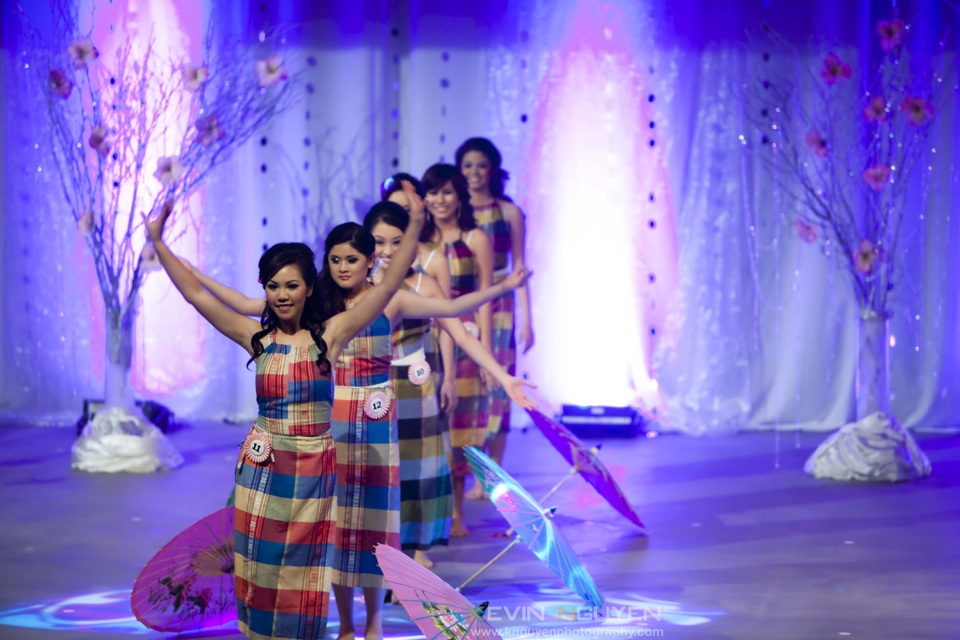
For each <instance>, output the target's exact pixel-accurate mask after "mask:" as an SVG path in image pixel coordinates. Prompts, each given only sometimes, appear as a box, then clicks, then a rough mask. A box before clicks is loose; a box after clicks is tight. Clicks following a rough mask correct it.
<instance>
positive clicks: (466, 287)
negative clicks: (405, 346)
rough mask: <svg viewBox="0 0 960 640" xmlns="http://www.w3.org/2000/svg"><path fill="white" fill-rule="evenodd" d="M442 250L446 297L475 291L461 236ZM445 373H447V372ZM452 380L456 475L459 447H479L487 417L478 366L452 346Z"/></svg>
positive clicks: (473, 266)
mask: <svg viewBox="0 0 960 640" xmlns="http://www.w3.org/2000/svg"><path fill="white" fill-rule="evenodd" d="M444 253H446V256H447V262H448V263H449V265H450V281H451V290H450V297H451V298H457V297H459V296H462V295H464V294H467V293H471V292H473V291H476V290H477V284H478V282H479V276H478V273H479V266H478V265H477V259H476V257H475V256H474V255H473V251H471V250H470V247H469V246H467V243H466V242H465V241H464V239H463V238H462V237H461V238H458V239H457V240H456V241H454V242H449V243H445V244H444ZM460 320H462V321H463V322H464V323H466V322H472V323H474V324H475V323H476V319H475V317H474V314H472V313H470V314H467V315H465V316H463V317H461V318H460ZM448 375H449V372H448ZM452 375H453V376H454V377H455V380H456V387H457V398H458V400H457V407H456V409H454V411H453V415H451V416H449V419H448V423H449V430H450V445H451V446H452V447H453V465H452V469H451V471H452V472H453V474H454V475H455V476H457V477H463V476H464V475H466V473H467V467H468V466H469V465H468V464H467V461H466V458H465V457H463V455H462V453H463V452H462V450H459V451H458V449H460V448H461V447H466V446H482V445H483V441H484V439H485V438H486V426H487V416H486V413H485V412H484V407H483V404H484V392H483V382H482V380H481V379H480V366H479V365H478V364H477V363H476V362H474V361H473V360H472V359H471V358H470V356H468V355H467V354H466V352H464V351H463V350H462V349H461V348H460V347H455V348H454V371H453V372H452Z"/></svg>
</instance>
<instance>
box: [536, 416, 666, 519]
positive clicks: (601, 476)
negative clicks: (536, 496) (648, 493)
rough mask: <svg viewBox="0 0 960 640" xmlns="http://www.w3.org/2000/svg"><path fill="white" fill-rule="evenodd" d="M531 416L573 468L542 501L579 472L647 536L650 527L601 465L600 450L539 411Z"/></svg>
mask: <svg viewBox="0 0 960 640" xmlns="http://www.w3.org/2000/svg"><path fill="white" fill-rule="evenodd" d="M527 413H529V414H530V417H531V418H533V423H534V424H535V425H537V427H538V428H539V429H540V431H541V432H543V435H544V436H546V437H547V440H549V441H550V444H552V445H553V446H554V448H555V449H556V450H557V451H559V452H560V454H561V455H562V456H563V457H564V458H565V459H566V461H567V463H568V464H570V465H572V467H573V468H572V469H571V470H570V474H569V475H568V476H567V477H566V478H564V479H563V480H561V481H560V482H559V483H557V485H556V486H555V487H554V488H553V489H551V490H550V492H549V493H547V495H545V496H544V497H543V498H542V499H541V500H540V502H541V503H542V502H543V501H544V500H546V499H547V498H549V497H550V496H551V495H553V493H554V492H555V491H556V490H557V489H559V488H560V486H561V485H562V484H563V483H564V482H566V481H567V480H569V479H570V478H571V477H573V475H574V474H575V473H579V474H580V475H581V476H583V478H584V480H586V481H587V482H588V483H589V484H590V486H591V487H593V488H594V489H596V490H597V493H599V494H600V496H601V497H602V498H603V499H604V500H606V501H607V502H608V503H610V506H612V507H613V508H614V509H616V510H617V511H619V512H620V514H621V515H623V517H624V518H626V519H627V520H629V521H630V522H632V523H633V524H635V525H637V526H638V527H640V529H641V531H643V532H644V533H647V528H646V527H645V526H643V523H642V522H640V517H639V516H638V515H637V513H636V512H635V511H634V510H633V507H632V506H631V505H630V502H629V501H628V500H627V497H626V496H625V495H624V494H623V491H622V490H621V489H620V485H618V484H617V481H616V480H614V479H613V476H612V475H611V474H610V471H609V470H608V469H607V468H606V467H605V466H604V465H603V463H602V462H600V456H599V455H598V454H599V449H598V448H594V449H588V448H587V447H586V445H584V444H583V442H581V441H580V440H579V439H578V438H577V437H576V436H575V435H573V434H572V433H570V431H569V429H567V428H566V427H564V426H563V425H562V424H560V423H559V422H556V421H555V420H551V419H550V418H548V417H546V416H545V415H543V414H542V413H540V412H539V411H535V410H533V409H527Z"/></svg>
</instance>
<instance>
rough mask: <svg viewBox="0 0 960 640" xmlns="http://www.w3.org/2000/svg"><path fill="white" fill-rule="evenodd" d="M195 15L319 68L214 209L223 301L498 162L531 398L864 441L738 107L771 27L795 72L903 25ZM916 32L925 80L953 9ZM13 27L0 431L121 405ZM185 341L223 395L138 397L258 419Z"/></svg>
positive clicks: (217, 360) (0, 285) (938, 301)
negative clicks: (426, 180) (107, 391)
mask: <svg viewBox="0 0 960 640" xmlns="http://www.w3.org/2000/svg"><path fill="white" fill-rule="evenodd" d="M174 4H177V3H174ZM182 4H184V5H186V4H188V3H186V2H184V3H182ZM189 4H199V5H200V6H201V7H202V8H203V14H204V15H205V16H206V19H207V20H214V21H215V22H216V23H217V24H218V25H219V26H221V27H223V28H224V29H225V30H227V31H229V32H231V33H234V34H244V35H246V36H248V37H251V38H255V37H256V34H257V33H258V31H259V30H260V29H261V28H263V27H264V26H267V25H276V24H294V23H295V24H296V25H297V26H296V28H295V29H294V30H293V31H292V32H291V35H290V36H289V40H290V41H289V45H290V50H291V51H290V55H291V56H292V58H291V59H296V60H298V61H300V62H302V63H304V64H307V61H308V59H309V60H310V61H312V62H313V66H310V67H309V74H308V75H309V82H310V87H309V92H308V94H307V95H306V99H305V101H304V102H303V103H302V104H301V105H300V106H299V107H297V108H295V109H294V110H293V111H291V112H290V113H288V114H286V115H285V116H284V117H283V118H282V120H281V121H279V122H277V123H276V124H274V125H272V126H271V127H270V128H269V129H268V130H266V131H264V132H263V134H262V136H258V137H257V138H256V139H255V140H254V141H253V142H252V143H251V144H250V145H248V147H247V148H246V149H245V150H243V152H242V153H241V154H239V155H238V156H237V157H236V158H235V159H233V160H232V161H231V162H230V163H229V164H228V165H226V166H225V167H223V168H222V169H221V170H220V171H219V172H218V173H217V175H216V176H215V177H214V179H213V180H211V181H210V182H209V183H208V185H207V187H206V189H205V194H204V199H203V206H202V222H203V230H204V235H203V237H202V239H201V247H200V249H199V252H198V255H200V256H201V258H200V259H201V266H203V267H204V268H205V269H206V270H208V271H209V272H210V273H212V274H213V275H215V277H218V278H220V279H222V280H224V281H225V282H227V283H228V284H231V285H233V286H236V287H238V288H240V289H241V290H243V291H245V292H248V293H251V294H253V293H256V292H257V285H256V274H255V266H256V260H257V258H258V257H259V254H260V251H261V250H262V248H263V245H264V244H271V243H273V242H277V241H280V240H303V241H306V242H309V243H311V244H312V245H313V246H314V247H315V248H319V239H320V238H322V237H323V234H324V233H325V232H326V230H327V229H328V228H329V227H331V226H332V225H333V224H336V223H338V222H342V221H344V220H355V219H357V218H358V216H359V214H361V213H362V212H363V211H364V210H365V209H366V207H367V206H368V205H369V204H370V203H371V202H372V201H373V199H374V197H375V193H376V186H377V184H378V182H379V181H380V180H381V179H382V178H383V177H384V176H386V175H388V174H389V173H391V172H392V171H394V170H397V169H403V170H407V171H410V172H412V173H414V174H420V173H422V172H423V170H424V169H425V168H426V167H427V166H428V165H429V164H431V163H433V162H436V161H439V160H445V161H451V160H452V158H453V152H454V150H455V148H456V146H457V144H459V142H460V141H462V140H463V139H464V138H466V137H468V136H472V135H486V136H488V137H490V138H491V139H493V140H494V141H495V142H496V143H497V145H498V146H499V147H500V149H501V151H502V152H503V155H504V166H505V167H506V168H507V169H508V170H510V172H511V176H512V177H511V180H510V182H509V183H508V193H509V194H510V195H512V196H513V197H514V199H515V200H516V201H517V203H518V204H519V205H520V206H521V207H522V208H523V210H524V211H525V212H526V214H527V216H528V232H529V238H528V247H529V262H530V265H531V266H532V267H533V268H534V269H535V270H536V271H537V274H536V276H535V278H534V280H533V282H532V285H531V286H532V290H533V299H534V319H535V323H536V328H537V333H538V342H537V346H536V347H535V349H534V350H533V351H532V352H531V353H530V354H529V355H527V356H526V357H524V358H521V361H520V366H519V371H521V372H527V373H529V375H530V377H531V378H532V379H534V380H535V381H536V382H537V383H538V384H539V385H540V389H539V390H538V392H537V394H536V395H537V396H538V398H539V399H540V400H542V401H543V403H544V404H545V406H547V407H548V408H553V407H556V406H558V405H559V404H560V403H563V402H575V403H583V404H626V403H631V404H634V405H636V406H639V407H641V408H642V409H644V410H645V411H647V412H652V411H653V409H654V408H655V409H656V410H657V414H658V415H659V416H661V417H662V419H663V421H664V426H665V428H672V429H677V430H680V431H684V432H688V433H716V432H721V431H728V430H734V429H742V428H761V429H762V428H772V427H780V426H787V425H790V426H793V425H797V426H801V427H803V428H810V429H827V428H833V427H836V426H838V425H840V424H842V423H843V422H845V421H846V420H847V419H848V418H849V417H850V414H851V411H852V394H851V387H852V380H853V371H854V369H853V367H854V360H853V350H852V347H853V345H854V343H855V340H856V333H855V331H856V324H855V317H856V315H855V314H856V308H855V301H854V299H853V297H852V295H850V293H849V291H848V287H847V283H846V280H845V279H844V274H843V272H842V271H840V269H841V268H842V267H840V266H838V265H836V264H835V263H833V262H831V261H829V260H826V259H824V257H823V256H822V255H821V254H820V253H819V251H818V250H817V249H816V248H815V247H813V246H810V245H806V244H803V243H802V242H800V241H799V240H798V239H797V238H795V237H794V236H793V235H791V233H790V227H789V220H790V219H791V214H790V207H791V206H792V205H791V204H790V203H789V202H787V201H785V200H784V199H783V198H782V196H781V195H780V194H779V193H778V192H777V190H776V189H775V188H773V187H772V185H771V184H770V181H769V180H768V179H767V178H766V176H765V174H764V173H763V170H762V169H761V167H760V165H759V163H757V162H756V161H755V160H754V159H753V158H752V157H751V156H750V155H749V154H746V153H745V152H744V148H743V145H742V144H741V141H740V140H739V136H740V135H741V134H744V133H747V132H748V129H749V125H748V124H747V122H746V120H745V117H744V116H745V114H744V113H743V104H742V102H741V101H740V100H738V98H737V94H736V87H737V86H738V85H739V84H741V83H742V82H743V81H744V80H745V78H746V76H747V74H748V72H749V70H750V69H751V68H753V66H754V63H755V62H756V59H757V56H759V55H760V51H759V50H758V49H756V48H751V47H747V46H744V37H743V34H744V31H745V30H747V29H750V30H753V31H756V30H757V29H758V28H759V25H760V24H761V22H763V21H766V22H769V23H770V24H772V25H773V26H775V27H776V28H778V29H780V30H781V31H782V32H783V33H784V34H785V35H786V36H787V37H788V38H789V39H791V40H792V41H794V42H796V43H797V44H803V43H804V42H807V41H808V40H809V34H811V33H813V34H818V36H821V37H823V38H825V39H827V40H837V41H838V42H839V45H838V46H839V47H841V48H842V50H843V51H845V52H848V53H850V54H853V55H856V54H857V53H858V52H859V53H864V54H865V53H867V52H869V51H870V40H871V38H872V37H873V35H872V30H873V24H874V22H875V21H876V20H877V19H880V18H884V17H889V15H890V11H891V9H890V3H888V2H866V1H861V2H856V3H845V4H844V6H843V8H842V9H841V8H839V7H838V3H832V2H825V1H824V2H815V3H786V2H781V1H779V0H766V1H761V0H758V1H755V2H750V1H747V0H740V1H734V0H727V1H719V2H717V1H714V2H705V1H704V2H694V1H686V2H669V3H667V2H652V1H651V2H643V3H638V2H632V1H631V2H627V1H625V0H624V1H620V2H616V1H608V2H586V1H580V2H571V3H560V4H558V3H553V2H546V1H544V0H539V1H538V0H521V1H518V2H512V3H487V4H480V3H477V4H475V5H471V6H469V7H461V6H457V7H456V8H453V7H454V5H453V4H451V3H441V2H414V1H410V2H405V3H400V2H391V1H386V0H384V1H381V2H374V1H371V2H366V3H308V2H290V3H278V6H272V5H271V6H267V3H263V4H261V3H258V2H254V3H249V5H248V6H236V5H237V4H238V3H204V2H193V3H189ZM221 4H224V5H226V4H231V5H234V6H229V7H228V6H221ZM798 4H803V5H804V6H797V5H798ZM317 5H322V6H317ZM899 5H900V7H899V8H900V11H901V13H902V14H903V15H905V16H908V17H912V18H914V20H913V28H912V30H911V32H910V39H911V40H910V46H911V47H915V48H916V49H917V51H918V57H919V58H921V59H922V58H923V56H924V55H929V52H930V51H932V49H933V48H934V44H935V43H936V41H937V39H938V38H939V37H940V35H941V33H942V32H943V31H946V29H947V27H948V26H952V27H953V28H952V29H950V32H951V33H953V34H956V33H958V32H960V30H958V29H957V28H956V27H957V26H960V22H958V16H957V13H956V12H955V11H953V10H952V9H951V8H950V7H949V5H946V4H942V3H936V2H930V1H926V2H912V3H907V2H900V3H899ZM3 11H4V16H3V17H4V20H3V25H4V26H3V43H4V46H3V56H4V63H5V65H4V76H3V83H2V87H3V88H2V91H3V94H2V96H0V97H2V99H3V100H4V104H7V105H11V108H6V109H5V110H4V114H5V120H4V134H3V139H2V145H3V150H4V153H3V160H2V165H0V168H2V175H3V181H4V183H3V185H4V188H3V211H4V214H3V216H2V220H0V240H2V242H3V246H4V250H3V258H2V260H0V295H2V296H3V299H4V312H3V314H2V316H0V332H2V334H3V335H4V336H7V339H6V340H5V341H4V344H3V346H2V347H0V358H2V366H0V381H2V389H3V391H2V396H0V409H2V411H3V412H4V419H5V421H8V422H9V421H14V420H15V421H27V422H50V423H63V422H66V421H68V420H70V419H75V417H76V416H77V414H78V412H79V409H80V405H81V402H82V399H83V398H90V397H98V396H99V395H100V394H101V392H102V391H101V389H102V378H100V376H101V375H102V372H98V370H97V369H96V367H95V366H92V365H91V362H93V361H95V360H96V358H97V357H98V356H99V357H100V358H101V359H102V353H98V349H99V350H100V351H101V352H102V349H101V348H100V347H99V343H98V341H100V342H102V337H99V338H98V337H97V336H96V335H95V333H96V329H97V326H98V325H97V322H96V320H95V318H96V315H97V313H99V311H98V300H97V298H98V296H99V292H97V291H96V290H95V289H91V285H92V282H93V281H92V278H91V275H90V264H89V258H88V256H87V255H86V253H85V249H84V247H83V243H82V242H81V240H80V238H79V236H78V234H77V232H76V230H75V229H74V228H73V227H72V225H69V224H64V223H63V217H62V216H60V215H57V207H58V206H61V205H60V202H59V200H58V199H57V194H56V192H54V191H52V190H49V189H46V188H45V186H44V183H43V182H42V179H41V178H38V176H37V171H36V169H37V167H38V166H42V165H43V163H44V158H43V149H42V146H40V147H39V148H36V147H34V145H36V144H38V143H39V141H38V140H35V139H33V138H32V137H31V126H32V125H31V123H32V121H33V120H32V119H33V118H37V117H40V113H39V111H31V110H30V105H29V101H27V100H19V99H15V98H20V96H19V95H18V91H19V87H20V84H19V83H18V78H17V73H18V71H17V68H16V57H17V51H16V43H17V39H16V33H15V22H16V21H15V19H13V16H12V13H11V7H10V6H9V3H5V4H4V7H3ZM950 49H951V50H952V51H955V50H956V44H955V43H952V44H951V46H950ZM811 55H814V53H813V50H812V49H811ZM951 60H953V58H952V57H951ZM948 80H949V81H950V82H953V83H955V82H956V77H955V76H954V77H950V78H948ZM957 122H958V111H957V110H956V109H955V108H954V107H953V105H948V107H947V110H945V111H944V112H943V113H941V114H938V121H937V124H936V125H935V130H934V137H933V139H932V141H931V146H935V147H937V149H938V152H939V153H938V154H937V156H936V167H935V169H936V171H937V172H938V173H939V175H940V176H941V178H942V179H941V180H940V181H939V183H938V184H939V188H938V190H936V191H935V192H931V193H930V194H929V197H928V198H927V200H926V202H925V208H924V210H923V212H922V218H921V212H919V211H918V212H916V214H915V215H913V216H911V217H908V227H909V228H907V229H906V232H905V235H904V242H903V245H902V251H903V252H904V253H905V256H907V257H908V259H906V260H905V261H904V264H905V266H906V268H905V270H904V272H903V274H902V276H901V277H900V279H899V281H898V282H899V284H898V289H899V291H898V294H899V295H898V297H897V299H896V301H895V307H894V317H893V323H892V328H893V333H894V335H895V336H896V346H895V347H894V348H893V349H892V352H891V356H892V371H891V382H892V387H893V390H894V394H895V395H894V398H893V402H892V408H893V412H894V413H895V415H897V416H898V418H899V419H900V420H901V421H903V422H904V423H905V424H907V425H909V426H915V427H924V428H947V427H955V426H957V425H958V422H960V421H958V420H957V419H956V418H954V417H953V416H954V415H955V414H956V413H957V411H956V409H958V408H960V388H958V383H957V382H956V379H957V377H958V376H957V375H956V374H957V373H958V372H957V368H958V361H960V359H958V355H960V344H958V340H957V338H956V337H955V333H954V332H953V331H952V330H951V329H952V327H955V326H957V323H958V322H957V321H958V315H960V310H958V308H957V300H958V295H957V294H958V291H957V285H956V279H955V278H952V277H951V274H952V273H954V272H955V271H956V268H957V261H958V260H960V257H958V256H960V251H958V246H957V245H958V239H960V233H958V232H960V229H958V224H960V223H958V220H957V217H956V215H955V212H954V211H953V210H952V209H953V208H955V203H956V202H957V201H960V193H958V186H957V179H956V169H955V167H956V165H957V160H958V152H957V150H956V149H955V148H954V145H952V144H951V143H950V141H951V140H952V138H953V137H954V132H955V131H956V129H957ZM651 143H652V144H651ZM41 173H42V172H41ZM917 206H918V207H919V206H920V203H919V202H918V203H917ZM150 277H151V278H152V279H155V280H157V281H160V280H162V279H163V278H164V276H163V275H162V274H156V275H152V276H150ZM154 286H155V287H156V288H157V292H156V293H155V295H154V296H153V297H151V298H150V304H145V305H144V306H143V308H142V310H141V325H142V332H143V333H142V335H141V339H142V340H145V341H148V340H151V339H152V338H151V336H153V337H156V336H158V335H159V334H162V333H168V332H170V331H175V330H176V327H171V326H170V324H169V323H168V322H165V320H166V318H167V315H168V312H169V309H170V308H172V307H171V306H170V305H177V304H179V303H178V302H177V301H176V293H175V292H174V291H171V290H170V289H169V286H166V287H164V286H163V284H162V283H161V284H155V285H154ZM183 340H184V341H185V343H186V344H188V345H190V346H189V347H187V348H185V351H186V352H187V353H189V354H193V357H195V359H196V361H197V362H199V363H201V364H200V366H201V370H202V373H203V375H202V377H201V379H200V380H199V381H193V380H190V381H187V380H178V379H177V377H176V375H173V374H171V375H165V376H157V375H154V376H148V375H144V374H145V372H147V371H153V372H156V371H161V372H173V373H174V374H175V372H176V371H177V362H176V361H172V360H168V361H164V360H163V358H162V357H160V356H153V357H154V358H156V359H157V361H155V362H146V361H143V360H144V354H145V352H138V357H139V361H138V362H136V363H135V369H136V370H137V371H139V372H140V373H139V374H138V375H137V376H136V380H137V384H138V387H139V392H140V394H141V395H143V396H147V397H155V399H157V400H158V401H160V402H163V403H166V404H169V405H170V406H172V407H173V408H174V409H175V410H176V411H177V412H178V413H180V414H182V415H184V416H187V417H196V418H231V419H237V420H242V419H246V418H248V417H250V416H252V415H253V414H254V412H255V403H254V400H253V390H252V384H253V383H252V376H251V374H250V372H249V371H247V370H246V369H245V368H244V364H245V361H246V357H245V355H244V354H243V353H242V351H241V350H240V349H239V348H237V347H236V346H234V345H232V344H231V343H229V341H227V340H225V339H223V338H222V337H220V336H218V335H215V332H213V331H209V330H208V331H207V332H206V333H205V337H199V336H198V335H196V332H193V333H191V335H185V336H184V337H183ZM184 357H191V356H189V355H188V356H183V355H180V356H178V358H184Z"/></svg>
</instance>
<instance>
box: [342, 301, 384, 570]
mask: <svg viewBox="0 0 960 640" xmlns="http://www.w3.org/2000/svg"><path fill="white" fill-rule="evenodd" d="M391 338H392V332H391V327H390V321H389V320H388V319H387V317H386V316H385V315H380V316H379V317H378V318H377V319H376V320H374V321H373V323H372V324H371V325H370V326H368V327H367V328H366V329H364V330H363V331H361V332H360V333H359V334H358V335H357V336H356V337H355V338H354V339H353V340H351V341H350V342H349V343H348V344H347V346H346V347H345V348H344V350H343V351H342V353H341V355H340V358H339V360H338V361H337V366H336V382H337V386H336V389H335V390H334V400H333V414H332V416H331V420H330V430H331V432H332V433H333V438H334V440H335V441H336V447H337V509H336V517H337V530H336V534H335V537H334V552H333V556H334V557H333V577H332V581H333V584H336V585H340V586H344V587H374V588H381V587H382V586H383V573H382V572H381V571H380V566H379V565H378V563H377V559H376V556H375V555H374V546H376V545H377V544H386V545H389V546H391V547H395V548H397V549H399V548H400V451H399V446H398V444H397V438H398V436H397V421H396V407H395V405H396V402H395V399H394V398H393V393H392V392H391V390H390V388H389V386H383V385H385V383H387V382H388V381H389V377H390V355H391V351H392V349H391V343H392V340H391ZM372 385H376V386H372ZM377 392H384V393H386V394H387V396H388V397H389V398H390V408H389V411H387V413H386V415H384V416H383V417H382V418H380V419H374V418H371V417H370V416H368V415H367V414H366V413H365V412H364V403H365V402H366V400H367V397H368V396H369V395H370V394H372V393H377Z"/></svg>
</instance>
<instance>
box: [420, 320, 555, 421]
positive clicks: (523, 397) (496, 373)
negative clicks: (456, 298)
mask: <svg viewBox="0 0 960 640" xmlns="http://www.w3.org/2000/svg"><path fill="white" fill-rule="evenodd" d="M437 323H438V324H439V325H440V328H441V329H443V330H444V331H446V332H447V333H449V334H450V337H451V338H453V341H454V342H456V343H457V345H458V346H459V347H460V348H461V349H463V351H464V352H465V353H466V354H467V355H468V356H470V358H471V359H472V360H473V361H474V362H476V363H477V364H478V365H480V366H481V367H483V369H484V371H486V372H487V373H489V374H490V375H491V376H492V377H493V378H494V379H495V380H496V381H497V382H499V383H500V384H501V385H502V386H503V389H504V390H505V391H506V392H507V395H508V396H510V399H511V400H513V401H514V402H516V403H517V404H518V405H520V406H521V407H523V408H524V409H536V408H537V403H536V402H534V401H533V400H531V399H530V398H529V397H528V396H527V394H526V393H524V392H523V387H525V386H526V387H530V388H532V389H536V388H537V385H535V384H533V383H531V382H527V381H526V380H521V379H520V378H516V377H514V376H511V375H510V374H509V373H507V371H506V370H505V369H504V368H503V367H501V366H500V364H499V363H497V360H496V358H494V357H493V354H492V353H490V350H489V349H488V348H486V347H485V346H484V345H482V344H481V343H480V341H479V340H477V339H476V338H474V337H473V336H472V335H470V333H469V332H468V331H467V330H466V329H465V328H464V326H463V323H462V322H460V321H459V320H458V319H456V318H438V319H437Z"/></svg>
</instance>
